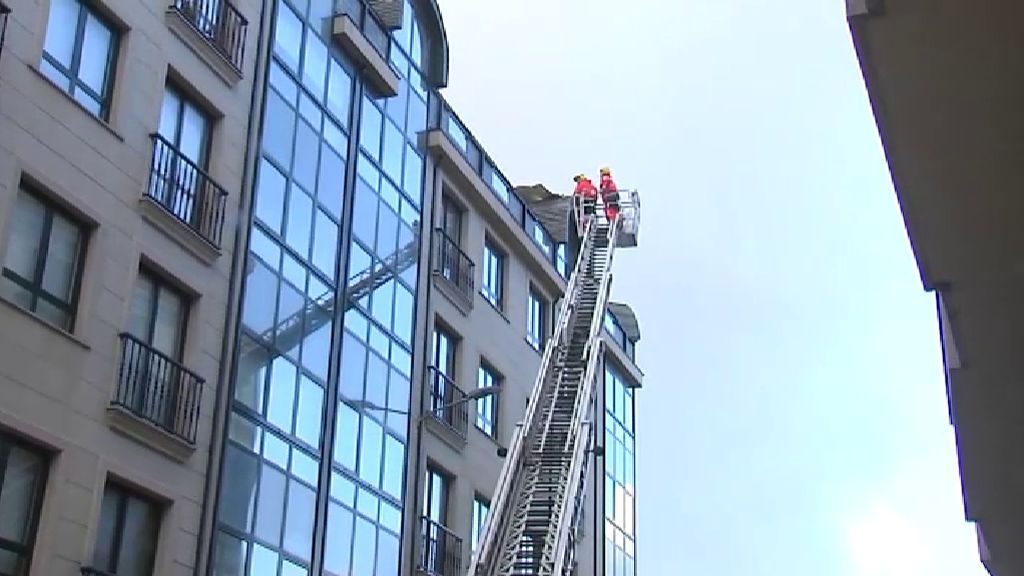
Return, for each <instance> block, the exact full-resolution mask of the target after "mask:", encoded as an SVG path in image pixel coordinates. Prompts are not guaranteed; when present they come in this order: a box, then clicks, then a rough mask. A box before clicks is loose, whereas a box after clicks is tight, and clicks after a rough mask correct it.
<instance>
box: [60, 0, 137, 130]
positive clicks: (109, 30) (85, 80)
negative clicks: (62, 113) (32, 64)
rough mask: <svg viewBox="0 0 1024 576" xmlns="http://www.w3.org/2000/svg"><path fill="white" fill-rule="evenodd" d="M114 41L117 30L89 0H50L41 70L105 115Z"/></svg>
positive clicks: (97, 112) (111, 80) (114, 46)
mask: <svg viewBox="0 0 1024 576" xmlns="http://www.w3.org/2000/svg"><path fill="white" fill-rule="evenodd" d="M117 44H118V32H117V30H116V29H115V28H114V26H113V25H112V24H111V23H110V21H109V20H108V19H107V18H105V17H104V16H102V15H101V14H100V13H99V12H97V11H96V10H95V9H94V7H93V5H92V3H91V2H82V1H80V0H52V1H51V2H50V14H49V18H48V20H47V23H46V41H45V43H44V44H43V61H42V63H41V68H42V71H43V73H44V74H46V76H47V77H48V78H50V80H52V81H53V82H54V83H55V84H57V85H58V86H60V87H61V89H63V90H64V91H65V92H67V93H68V94H70V95H71V97H72V98H74V99H75V101H77V102H78V103H79V104H81V105H82V106H84V107H85V108H86V109H87V110H89V111H90V112H92V113H93V114H95V115H96V116H99V117H100V118H104V119H106V118H107V117H108V116H109V114H110V100H111V91H112V90H111V89H112V85H113V81H114V62H115V60H116V58H117Z"/></svg>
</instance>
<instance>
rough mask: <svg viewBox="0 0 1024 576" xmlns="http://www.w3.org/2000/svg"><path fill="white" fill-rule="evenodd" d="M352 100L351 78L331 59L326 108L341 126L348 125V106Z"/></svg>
mask: <svg viewBox="0 0 1024 576" xmlns="http://www.w3.org/2000/svg"><path fill="white" fill-rule="evenodd" d="M351 101H352V78H350V77H349V75H348V72H345V69H344V68H342V67H341V66H340V65H338V63H337V62H336V61H334V60H331V74H330V80H329V82H328V86H327V108H328V109H329V110H330V111H331V112H332V113H333V114H334V115H335V117H337V118H338V120H339V121H340V122H341V123H342V125H343V126H347V125H348V116H349V106H350V105H351Z"/></svg>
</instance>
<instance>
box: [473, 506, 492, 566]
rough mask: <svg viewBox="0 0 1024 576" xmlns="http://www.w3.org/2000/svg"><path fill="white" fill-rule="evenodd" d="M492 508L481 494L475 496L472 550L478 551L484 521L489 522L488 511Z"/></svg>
mask: <svg viewBox="0 0 1024 576" xmlns="http://www.w3.org/2000/svg"><path fill="white" fill-rule="evenodd" d="M490 510H491V503H490V502H488V501H486V500H484V499H483V498H481V497H480V495H479V494H477V495H476V497H474V498H473V526H472V528H471V530H472V531H473V532H472V534H470V539H469V541H470V546H472V548H471V551H472V552H476V548H477V546H479V544H480V537H481V536H483V534H484V523H485V522H487V513H488V512H490Z"/></svg>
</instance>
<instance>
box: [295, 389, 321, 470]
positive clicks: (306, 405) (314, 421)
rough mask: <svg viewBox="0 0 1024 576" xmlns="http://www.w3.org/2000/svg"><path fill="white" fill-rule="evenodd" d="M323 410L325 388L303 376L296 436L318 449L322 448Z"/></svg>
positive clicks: (296, 421)
mask: <svg viewBox="0 0 1024 576" xmlns="http://www.w3.org/2000/svg"><path fill="white" fill-rule="evenodd" d="M323 410H324V390H323V388H321V387H320V386H318V385H317V384H316V383H315V382H313V381H312V380H310V379H309V378H306V377H305V376H303V377H302V380H301V382H300V384H299V405H298V411H297V414H296V418H295V436H296V437H298V438H299V439H300V440H302V441H303V442H305V443H306V444H309V445H310V446H314V447H316V448H319V447H320V431H321V429H322V426H321V423H322V421H323ZM293 458H294V457H293Z"/></svg>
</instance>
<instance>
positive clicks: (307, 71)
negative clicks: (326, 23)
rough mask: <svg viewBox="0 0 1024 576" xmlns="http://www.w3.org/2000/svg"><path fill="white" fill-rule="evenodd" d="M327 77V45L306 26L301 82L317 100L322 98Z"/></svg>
mask: <svg viewBox="0 0 1024 576" xmlns="http://www.w3.org/2000/svg"><path fill="white" fill-rule="evenodd" d="M326 77H327V46H324V43H323V42H322V41H321V40H320V37H319V36H317V35H316V33H315V32H314V31H313V29H312V28H306V58H305V60H304V61H303V63H302V83H303V84H305V85H306V88H308V89H309V91H310V92H312V93H313V96H315V97H316V99H317V100H323V98H324V88H325V86H326V81H325V78H326Z"/></svg>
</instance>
